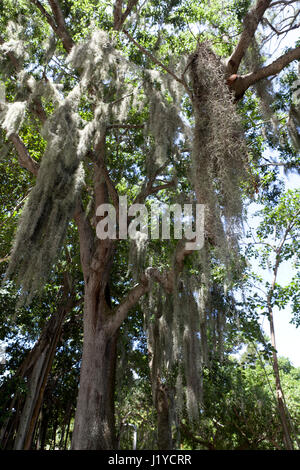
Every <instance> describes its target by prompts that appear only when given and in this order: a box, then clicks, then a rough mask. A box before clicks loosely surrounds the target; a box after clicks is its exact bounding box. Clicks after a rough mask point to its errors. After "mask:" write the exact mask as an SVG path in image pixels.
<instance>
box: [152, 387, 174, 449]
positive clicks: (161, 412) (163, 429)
mask: <svg viewBox="0 0 300 470" xmlns="http://www.w3.org/2000/svg"><path fill="white" fill-rule="evenodd" d="M169 403H170V400H169V395H168V389H167V387H164V385H163V384H161V383H160V382H159V380H158V383H157V389H156V411H157V440H158V449H159V450H172V449H173V440H172V427H171V419H170V418H171V417H170V406H169Z"/></svg>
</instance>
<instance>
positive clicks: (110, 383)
mask: <svg viewBox="0 0 300 470" xmlns="http://www.w3.org/2000/svg"><path fill="white" fill-rule="evenodd" d="M91 277H93V276H91ZM97 284H99V283H95V282H93V281H92V280H90V282H87V283H86V289H85V312H84V339H83V355H82V364H81V371H80V386H79V395H78V400H77V408H76V414H75V427H74V432H73V439H72V449H76V450H106V449H114V448H115V445H116V440H115V418H114V391H115V369H116V352H117V333H115V334H112V333H111V330H110V329H109V328H108V327H107V324H106V321H105V317H107V313H108V310H109V309H108V306H107V303H106V300H105V297H104V296H103V295H100V298H99V288H97ZM98 287H99V286H98Z"/></svg>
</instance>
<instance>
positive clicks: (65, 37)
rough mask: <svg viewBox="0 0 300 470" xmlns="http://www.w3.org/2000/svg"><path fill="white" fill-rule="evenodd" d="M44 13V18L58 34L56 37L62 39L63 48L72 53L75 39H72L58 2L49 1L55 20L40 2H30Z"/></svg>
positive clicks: (33, 0) (35, 0) (55, 0)
mask: <svg viewBox="0 0 300 470" xmlns="http://www.w3.org/2000/svg"><path fill="white" fill-rule="evenodd" d="M30 1H31V3H33V4H34V5H35V6H36V7H37V8H38V9H39V10H40V12H41V13H42V15H43V16H44V18H46V20H47V22H48V23H49V25H50V26H51V28H52V29H53V31H54V32H55V33H56V35H57V36H58V37H59V38H60V39H61V41H62V43H63V46H64V48H65V50H66V51H67V52H70V51H71V49H72V47H73V46H74V42H73V39H72V38H71V36H70V34H69V32H68V30H67V27H66V23H65V19H64V16H63V13H62V10H61V8H60V5H59V3H58V1H57V0H48V1H49V4H50V7H51V10H52V13H53V15H54V18H53V17H52V16H51V15H50V14H49V13H48V12H47V10H46V9H45V8H44V7H43V5H42V4H41V2H40V1H39V0H30Z"/></svg>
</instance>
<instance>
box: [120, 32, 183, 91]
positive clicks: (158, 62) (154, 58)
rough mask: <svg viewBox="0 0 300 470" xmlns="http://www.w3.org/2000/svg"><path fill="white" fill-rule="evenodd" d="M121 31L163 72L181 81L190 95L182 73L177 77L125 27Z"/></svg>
mask: <svg viewBox="0 0 300 470" xmlns="http://www.w3.org/2000/svg"><path fill="white" fill-rule="evenodd" d="M123 33H124V34H125V35H126V36H127V37H128V39H129V40H130V41H131V42H132V43H133V44H134V45H135V46H136V47H137V48H138V49H140V51H141V52H143V53H144V54H145V55H146V56H147V57H149V59H151V60H152V61H153V62H154V63H155V64H156V65H158V66H159V67H161V68H162V69H163V70H164V71H165V72H167V73H168V74H169V75H171V77H173V78H174V80H176V81H177V82H179V83H181V85H183V86H184V88H185V89H186V91H187V93H188V95H189V96H191V90H190V89H189V87H188V85H187V83H186V81H185V78H184V75H182V76H181V77H178V76H177V75H176V74H175V73H174V72H173V71H172V70H171V69H169V68H168V67H166V66H165V65H164V64H163V63H162V62H160V60H158V59H157V57H155V56H154V55H153V54H152V53H151V52H150V51H148V50H147V49H145V48H144V47H143V46H141V45H140V44H139V43H138V42H137V41H136V40H135V39H134V38H133V37H132V36H131V34H130V33H129V32H128V31H126V29H123Z"/></svg>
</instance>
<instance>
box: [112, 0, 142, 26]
mask: <svg viewBox="0 0 300 470" xmlns="http://www.w3.org/2000/svg"><path fill="white" fill-rule="evenodd" d="M138 1H139V0H128V4H127V8H126V10H125V11H124V13H123V12H122V7H123V1H122V0H116V2H115V5H114V29H115V30H116V31H121V29H122V26H123V24H124V23H125V21H126V19H127V17H128V16H129V15H130V13H131V11H132V10H133V8H134V7H135V6H136V5H137V3H138Z"/></svg>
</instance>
